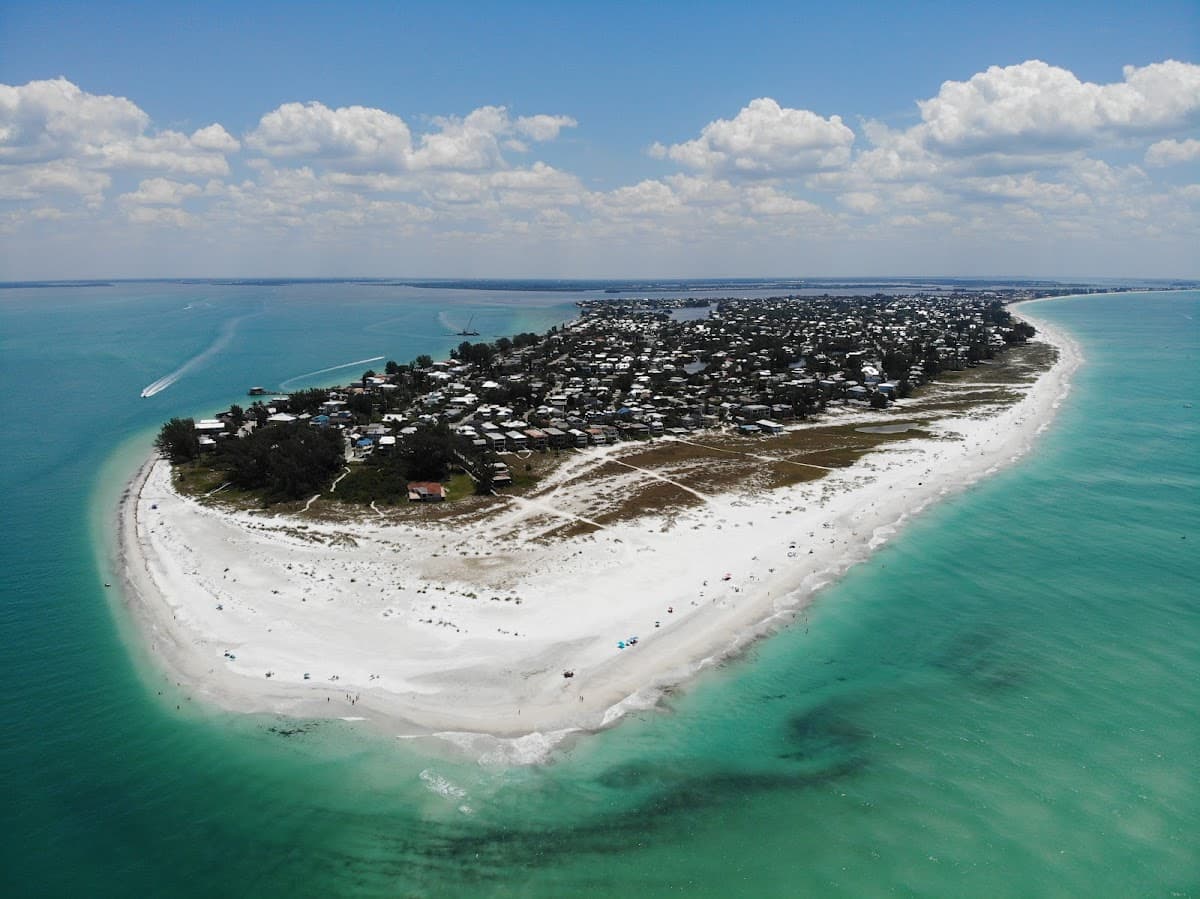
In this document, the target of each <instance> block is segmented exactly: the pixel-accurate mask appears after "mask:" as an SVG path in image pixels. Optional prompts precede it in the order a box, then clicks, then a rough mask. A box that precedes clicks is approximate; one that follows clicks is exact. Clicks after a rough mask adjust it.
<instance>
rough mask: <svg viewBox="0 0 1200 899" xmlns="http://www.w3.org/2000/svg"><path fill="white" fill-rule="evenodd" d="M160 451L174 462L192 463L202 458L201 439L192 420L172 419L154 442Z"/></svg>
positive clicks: (163, 427)
mask: <svg viewBox="0 0 1200 899" xmlns="http://www.w3.org/2000/svg"><path fill="white" fill-rule="evenodd" d="M154 445H155V447H157V448H158V451H159V452H160V453H162V454H163V455H164V456H166V457H167V458H168V459H170V460H171V461H172V462H175V463H179V462H190V461H191V460H193V459H198V458H199V457H200V437H199V435H197V434H196V421H195V419H192V418H172V419H171V420H170V421H168V422H167V423H166V424H165V425H163V426H162V429H161V430H160V431H159V432H158V437H157V438H155V440H154Z"/></svg>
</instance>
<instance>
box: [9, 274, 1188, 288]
mask: <svg viewBox="0 0 1200 899" xmlns="http://www.w3.org/2000/svg"><path fill="white" fill-rule="evenodd" d="M885 281H894V282H902V283H910V282H916V281H931V282H963V283H977V282H984V281H987V282H1001V283H1030V284H1034V283H1050V284H1064V285H1072V284H1076V285H1078V284H1085V285H1087V284H1120V283H1139V284H1171V283H1186V284H1196V285H1200V277H1184V276H1152V277H1151V276H1136V275H1126V276H1082V275H1076V276H1044V275H1043V276H1039V275H1011V274H1010V275H1001V274H997V275H947V274H916V275H912V274H908V275H904V274H886V275H729V276H709V277H704V276H673V275H660V276H647V277H571V278H562V277H544V276H525V277H514V276H503V277H494V276H438V277H425V276H414V275H341V276H334V275H311V276H309V275H158V276H145V277H125V276H116V277H104V276H93V277H86V278H21V279H7V280H0V287H5V288H12V287H24V286H38V285H55V284H62V285H75V286H83V287H86V286H97V287H99V286H104V285H106V284H131V283H162V282H171V283H188V282H205V283H214V282H225V283H230V284H238V283H242V284H253V283H277V284H286V283H331V284H336V283H394V284H407V283H416V284H438V283H450V284H521V283H534V284H564V285H573V284H629V285H639V284H646V285H655V284H717V285H720V284H733V283H757V284H770V283H783V284H803V283H806V282H807V283H813V284H818V285H821V284H835V283H840V282H853V283H865V284H872V283H877V282H885Z"/></svg>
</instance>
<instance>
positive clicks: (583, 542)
mask: <svg viewBox="0 0 1200 899" xmlns="http://www.w3.org/2000/svg"><path fill="white" fill-rule="evenodd" d="M1014 312H1016V313H1017V314H1018V315H1020V316H1021V317H1023V318H1028V319H1030V320H1032V321H1033V323H1034V324H1035V325H1036V326H1037V327H1038V330H1039V334H1038V338H1037V339H1039V340H1042V341H1045V342H1047V343H1050V344H1052V345H1054V346H1055V347H1056V348H1057V349H1058V352H1059V357H1058V359H1057V361H1056V362H1055V364H1054V365H1053V366H1052V367H1051V368H1050V369H1049V370H1048V371H1046V372H1043V373H1042V374H1041V376H1040V377H1039V378H1038V379H1037V381H1036V382H1034V384H1033V385H1032V386H1031V387H1029V388H1028V390H1027V391H1026V393H1025V395H1024V396H1023V397H1022V398H1021V399H1020V400H1019V401H1018V402H1016V403H1015V404H1014V405H1012V406H1010V407H1007V408H1005V409H1003V410H1002V411H1000V412H999V413H993V414H989V415H987V416H979V415H966V416H961V415H960V416H958V417H955V418H951V419H943V420H941V421H940V422H939V423H938V424H937V425H936V426H935V427H934V430H935V432H936V433H937V434H938V437H935V438H933V439H914V440H908V441H905V442H904V443H903V444H902V445H899V446H896V447H890V448H884V449H881V450H877V451H874V452H871V453H868V454H867V455H866V456H864V457H863V458H861V459H859V460H858V461H857V462H856V463H855V464H854V465H852V466H850V467H848V468H845V469H837V470H834V471H831V472H830V473H829V474H828V475H826V476H825V477H823V478H821V479H820V480H817V481H812V482H806V483H802V484H798V485H795V486H792V487H787V488H782V489H780V490H777V491H774V492H771V493H767V494H763V495H761V496H759V497H755V498H748V497H742V496H738V495H731V494H723V495H716V496H712V497H709V498H708V501H707V503H706V505H704V506H703V507H701V508H699V509H688V510H685V511H683V512H681V513H679V514H678V515H677V516H675V518H674V519H673V520H672V521H671V523H670V525H668V526H666V529H665V530H664V520H663V519H661V518H659V517H657V516H647V517H646V518H642V519H638V520H637V521H634V522H630V523H622V524H616V525H610V526H607V527H605V528H604V529H603V530H601V531H598V532H597V533H596V534H595V535H593V536H588V537H580V538H570V539H564V540H562V541H559V542H557V543H555V544H552V545H544V544H538V543H536V542H534V541H532V540H525V541H521V540H513V539H506V538H505V536H504V534H503V533H502V530H503V528H502V527H501V526H500V525H501V524H504V525H508V526H511V527H512V528H513V529H514V531H517V530H520V528H521V526H522V525H523V524H527V523H528V522H529V520H530V518H531V516H532V515H534V514H535V513H534V512H530V511H529V510H528V508H527V507H526V504H525V503H523V502H512V503H510V505H509V506H508V507H507V508H505V509H502V510H498V511H497V512H496V513H495V514H494V515H489V516H488V518H487V520H486V521H484V522H482V523H479V524H478V525H477V526H475V525H473V526H471V528H469V529H468V530H469V531H470V533H466V534H464V533H462V532H461V531H455V530H453V529H449V528H446V527H444V526H442V525H438V524H427V525H425V526H423V527H422V528H421V529H420V530H417V529H415V528H412V527H410V526H408V525H404V524H400V525H392V524H381V523H378V522H374V521H370V520H365V519H364V520H363V521H360V522H357V523H355V524H352V525H345V524H318V523H310V522H301V521H300V520H298V519H283V518H271V517H268V516H253V515H249V514H246V513H228V512H218V511H216V510H212V509H208V508H204V507H200V506H198V505H197V504H196V503H194V502H192V501H190V500H186V499H183V498H181V497H179V496H177V495H176V494H175V493H174V491H173V490H171V488H170V469H169V466H168V465H167V464H166V463H163V462H159V461H157V460H156V458H155V457H154V456H151V457H150V458H149V459H147V460H146V461H145V462H144V463H143V464H142V465H141V466H140V468H139V469H138V472H137V474H136V475H135V477H134V478H133V480H132V481H131V482H130V483H129V484H128V485H127V486H126V488H125V490H124V492H123V494H122V498H121V501H120V509H119V517H120V527H119V539H118V548H117V567H118V571H119V573H120V577H121V587H122V589H123V594H124V598H125V605H126V606H127V607H128V608H129V609H130V613H131V616H132V617H133V619H134V620H135V622H136V624H137V628H138V630H139V631H140V632H141V634H142V636H143V637H144V639H145V641H146V643H147V644H148V647H149V650H150V654H151V655H152V656H153V657H154V659H155V661H156V663H157V664H158V666H159V667H162V668H164V669H165V670H166V671H167V672H168V673H169V674H170V675H171V676H172V678H173V679H174V680H176V681H178V682H180V683H181V684H184V685H186V686H188V687H190V688H191V692H192V693H193V694H194V695H195V696H196V697H197V698H198V699H200V700H202V701H204V702H208V703H210V704H212V705H215V706H218V707H220V708H223V709H226V710H229V711H235V712H242V713H262V714H275V715H284V716H288V717H293V718H300V719H303V718H341V719H351V720H361V721H363V722H365V723H366V725H367V726H369V727H372V728H373V729H377V730H380V731H381V732H382V733H384V734H388V735H391V736H393V737H396V738H422V737H437V738H439V740H440V741H444V742H449V743H452V744H454V745H456V746H457V747H459V748H460V749H461V750H464V751H466V752H468V753H470V754H473V755H476V756H479V757H480V758H483V759H487V760H493V761H498V762H503V763H522V762H531V761H540V760H542V759H543V758H544V757H545V756H546V754H547V753H548V752H549V751H550V750H551V749H552V748H553V747H554V746H555V745H556V744H557V743H559V742H560V741H561V740H562V739H563V738H564V737H566V736H568V735H570V734H574V733H584V732H590V731H595V730H598V729H602V728H605V727H608V726H611V725H612V724H614V723H615V722H616V721H618V720H620V718H621V717H622V716H623V715H624V714H625V713H626V712H628V711H631V710H634V709H641V708H648V707H652V706H654V705H655V704H656V703H657V702H658V701H659V699H660V698H661V695H662V693H663V691H664V690H666V689H668V688H671V687H675V686H678V685H680V684H683V683H685V682H687V681H689V680H691V679H692V678H693V677H694V676H695V674H697V673H698V672H699V671H702V670H704V669H705V668H707V667H709V666H711V665H713V664H716V663H718V662H720V661H722V660H724V659H727V658H729V657H731V656H735V655H737V654H739V653H740V652H742V651H744V650H745V649H746V648H747V647H748V646H749V645H750V644H752V643H753V642H755V641H756V640H757V639H759V638H761V637H762V636H764V635H766V634H769V633H772V632H774V631H776V630H778V629H779V628H780V627H781V626H782V625H783V624H785V623H786V622H788V621H791V620H792V619H794V617H795V616H796V615H797V614H798V613H799V612H800V611H802V610H803V609H804V608H805V607H806V606H807V605H808V604H809V603H811V602H812V601H813V598H814V595H815V594H816V593H817V592H818V591H819V590H820V589H822V588H823V587H825V586H827V585H829V584H830V583H832V582H834V581H835V580H836V579H837V578H839V577H841V576H842V575H843V574H844V573H845V572H846V571H847V570H848V569H849V568H850V567H852V566H853V565H854V564H857V562H859V561H862V560H863V559H866V558H868V557H869V556H870V554H871V553H872V552H873V551H874V550H875V549H877V548H878V547H879V546H881V545H882V544H883V543H885V542H887V541H888V540H889V539H891V538H892V537H893V536H894V535H895V534H896V533H897V531H898V530H899V529H900V528H902V527H903V525H904V524H905V523H906V522H907V521H909V520H911V519H912V518H914V517H915V516H916V515H918V514H919V513H920V512H921V511H923V510H924V509H925V508H927V507H928V506H930V505H931V504H932V503H934V502H936V501H937V500H938V499H940V498H943V497H945V496H947V495H950V494H953V493H956V492H958V491H959V490H962V489H965V488H966V487H968V486H970V485H971V484H973V483H975V482H976V481H978V480H979V479H980V478H982V477H984V476H986V475H987V474H990V473H992V472H994V471H996V470H998V469H999V468H1002V467H1006V466H1007V465H1008V464H1011V463H1012V462H1014V461H1015V460H1016V459H1018V458H1020V457H1021V456H1023V455H1024V454H1025V453H1026V452H1027V451H1028V450H1029V449H1030V448H1031V446H1032V445H1033V443H1034V442H1035V441H1036V439H1037V438H1038V436H1039V434H1040V433H1041V432H1042V431H1044V430H1045V429H1046V427H1047V426H1048V425H1049V423H1050V421H1051V420H1052V418H1053V417H1054V414H1055V412H1056V410H1057V409H1058V407H1059V406H1060V405H1061V402H1062V400H1063V399H1064V398H1065V396H1066V394H1067V392H1068V391H1069V389H1070V382H1071V377H1072V375H1073V373H1074V372H1075V370H1076V369H1077V368H1078V366H1079V364H1080V362H1081V358H1082V357H1081V355H1080V351H1079V349H1078V347H1077V346H1076V344H1075V343H1074V341H1073V340H1072V339H1071V338H1070V337H1069V336H1068V335H1066V334H1064V333H1063V332H1061V331H1058V330H1057V329H1055V328H1054V327H1053V326H1049V325H1047V324H1046V323H1045V322H1043V321H1041V320H1039V319H1037V318H1036V317H1035V316H1032V315H1025V314H1024V310H1023V309H1021V310H1020V311H1018V310H1017V309H1014ZM939 437H940V438H942V439H938V438H939ZM946 437H957V438H958V439H944V438H946ZM591 458H593V459H595V458H599V457H596V456H593V457H591ZM574 462H575V459H574V457H572V459H571V461H570V462H568V463H567V466H565V467H567V468H570V467H571V465H572V464H573V463H574ZM578 464H579V465H584V464H586V463H585V462H580V463H578ZM563 478H564V480H565V479H566V475H565V474H564V475H563ZM155 506H157V508H153V507H155ZM541 514H544V510H543V511H541ZM455 541H458V542H457V545H456V546H454V547H453V549H451V550H449V551H448V547H449V546H450V545H451V544H452V543H454V542H455ZM455 551H457V552H458V553H459V554H458V555H457V556H456V555H453V554H452V553H453V552H455ZM713 560H715V561H713ZM726 575H728V579H725V576H726ZM483 594H489V595H488V596H485V595H483ZM517 598H519V599H520V603H519V604H518V603H517V602H516V601H515V599H517ZM426 606H433V607H435V608H426ZM668 609H671V610H672V611H667V610H668ZM655 621H658V622H660V624H661V626H660V627H656V626H655V624H654V623H655ZM446 622H449V624H447V623H446ZM635 634H636V635H638V636H639V638H640V639H639V643H638V645H636V646H633V647H630V648H627V649H617V645H616V644H617V641H618V640H623V639H625V638H627V637H628V636H631V635H635ZM226 653H232V655H233V656H234V658H232V659H231V658H229V657H228V656H227V655H226ZM566 670H570V671H572V672H573V676H572V677H571V678H564V677H563V672H564V671H566ZM267 672H271V676H270V677H267V676H266V673H267ZM305 672H308V673H309V674H310V675H311V679H304V673H305Z"/></svg>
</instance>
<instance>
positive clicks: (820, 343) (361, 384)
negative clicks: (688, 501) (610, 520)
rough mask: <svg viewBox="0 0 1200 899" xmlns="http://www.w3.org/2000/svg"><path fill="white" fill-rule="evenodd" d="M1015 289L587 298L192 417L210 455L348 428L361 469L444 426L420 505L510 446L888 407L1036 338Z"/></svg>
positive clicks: (495, 468)
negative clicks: (1014, 309) (271, 433)
mask: <svg viewBox="0 0 1200 899" xmlns="http://www.w3.org/2000/svg"><path fill="white" fill-rule="evenodd" d="M1011 293H1012V292H1011V291H983V292H978V291H976V292H963V293H953V294H949V295H946V294H940V293H939V294H914V295H907V296H885V295H875V296H822V297H804V298H797V297H790V296H783V297H772V298H766V299H738V298H728V299H722V300H720V301H715V302H710V301H707V300H695V299H645V298H641V299H632V298H612V299H603V300H587V301H582V302H580V303H579V304H578V305H579V310H580V311H579V316H578V318H576V319H575V320H573V321H571V322H568V323H566V324H564V325H562V326H561V327H557V328H553V329H551V330H550V331H549V332H548V333H546V334H545V335H542V336H538V335H532V334H526V335H517V337H516V338H514V339H508V338H501V339H499V340H497V341H495V342H494V343H470V342H469V341H468V342H463V343H462V344H460V345H459V346H458V347H457V348H456V349H454V350H452V351H451V353H450V358H448V359H444V360H438V361H435V360H433V359H431V358H429V357H422V358H419V359H417V360H414V361H413V362H412V363H411V364H409V365H400V364H398V363H396V362H389V363H388V364H387V366H386V368H385V369H384V370H383V371H381V372H376V371H367V372H365V373H364V374H363V375H362V376H361V377H360V378H359V379H358V380H356V381H354V382H352V383H349V384H345V385H342V386H340V387H334V388H330V389H310V390H304V391H299V392H297V393H293V394H288V395H279V396H270V395H268V394H267V393H266V391H265V390H264V389H263V388H261V387H254V388H252V389H251V390H250V391H249V393H250V395H251V397H252V398H253V404H252V405H251V406H250V407H249V409H246V410H242V409H240V408H239V407H233V408H231V409H230V410H229V411H228V412H225V413H222V414H221V415H218V416H216V417H215V418H213V419H207V420H202V421H199V422H196V423H195V425H194V428H195V432H196V436H197V437H198V442H199V450H200V451H201V452H204V451H211V450H215V449H216V448H217V444H218V442H219V441H221V440H229V439H234V440H236V439H237V438H238V436H245V435H246V434H248V433H249V432H250V431H251V430H252V429H254V428H255V427H264V426H275V425H283V426H302V427H308V428H315V429H320V430H334V431H337V432H339V433H340V434H341V435H342V437H343V440H344V444H345V455H346V459H347V461H348V462H362V461H367V460H372V461H373V462H375V463H376V464H378V463H379V461H380V457H385V456H387V455H389V454H404V453H406V452H407V453H409V454H410V455H411V454H412V453H413V452H417V450H415V449H414V446H413V444H414V442H415V441H417V440H418V438H421V439H427V438H428V437H429V435H431V434H435V433H436V434H440V435H442V437H443V442H444V443H446V444H447V445H446V446H444V447H442V451H444V452H445V453H446V454H447V455H446V460H445V461H446V463H447V464H446V465H440V466H430V467H423V466H421V465H419V464H418V465H417V466H416V469H414V470H415V471H418V473H419V474H420V476H419V477H418V476H414V477H413V480H412V482H411V483H408V484H407V485H406V494H407V497H408V498H409V499H410V500H412V501H420V502H427V501H431V500H440V499H443V498H444V497H445V493H444V491H438V490H435V489H433V487H434V486H436V482H437V481H438V480H439V479H440V478H441V477H442V476H444V474H445V473H446V472H447V471H448V469H449V466H451V465H453V466H456V467H461V468H462V469H464V470H465V471H467V472H468V473H469V474H470V475H471V476H472V479H473V480H474V481H476V482H477V483H482V484H484V485H485V486H486V488H487V490H489V491H490V490H491V489H494V488H499V487H504V486H506V485H508V484H510V483H511V482H512V473H511V471H510V469H509V466H508V464H507V463H506V462H505V461H504V460H503V459H502V458H501V455H502V454H508V453H522V454H525V453H529V452H539V453H540V452H546V451H550V450H565V449H582V448H585V447H588V446H595V445H604V444H610V443H614V442H618V441H623V440H639V439H647V438H651V437H656V436H665V435H676V436H682V435H685V434H687V433H689V432H692V431H696V430H700V429H713V428H730V429H736V431H738V432H740V433H743V434H763V435H770V434H776V433H779V432H780V431H782V430H783V429H784V428H785V426H787V425H788V424H790V423H792V422H795V421H797V420H802V419H807V418H809V417H810V416H813V415H816V414H819V413H820V412H821V411H823V410H825V409H826V408H827V407H828V406H829V405H830V404H840V405H847V406H852V405H854V404H861V405H863V406H864V407H871V408H875V409H882V408H886V407H887V406H888V405H889V404H890V403H892V402H894V401H895V400H896V399H898V398H902V397H905V396H907V395H909V394H910V393H911V392H912V391H913V390H914V389H915V388H917V387H919V386H920V385H922V384H924V383H925V382H926V381H927V380H929V379H930V378H934V377H936V376H937V375H938V374H939V373H941V372H944V371H947V370H958V369H963V368H966V367H969V366H973V365H976V364H978V363H979V362H981V361H983V360H985V359H988V358H991V357H993V356H994V355H996V354H998V353H1002V352H1003V351H1004V349H1005V348H1006V347H1007V346H1009V345H1011V344H1014V343H1023V342H1025V341H1026V340H1027V339H1028V338H1029V337H1030V336H1032V334H1033V328H1032V327H1031V326H1030V325H1027V324H1025V323H1022V322H1018V321H1016V320H1014V319H1013V318H1012V316H1011V315H1010V314H1009V313H1008V311H1007V310H1006V309H1005V303H1006V302H1007V301H1010V300H1012V299H1014V297H1013V296H1011V295H1010V294H1011ZM449 454H452V455H453V458H451V457H450V455H449Z"/></svg>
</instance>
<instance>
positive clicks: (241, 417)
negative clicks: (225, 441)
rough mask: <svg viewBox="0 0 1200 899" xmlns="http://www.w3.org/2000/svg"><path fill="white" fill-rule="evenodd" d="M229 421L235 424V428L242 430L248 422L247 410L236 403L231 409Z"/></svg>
mask: <svg viewBox="0 0 1200 899" xmlns="http://www.w3.org/2000/svg"><path fill="white" fill-rule="evenodd" d="M229 419H230V421H232V422H233V425H234V427H237V428H240V427H241V426H242V424H243V423H244V422H245V421H246V410H245V409H243V408H242V407H241V406H239V405H238V404H237V403H234V404H233V405H232V406H230V407H229Z"/></svg>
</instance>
